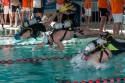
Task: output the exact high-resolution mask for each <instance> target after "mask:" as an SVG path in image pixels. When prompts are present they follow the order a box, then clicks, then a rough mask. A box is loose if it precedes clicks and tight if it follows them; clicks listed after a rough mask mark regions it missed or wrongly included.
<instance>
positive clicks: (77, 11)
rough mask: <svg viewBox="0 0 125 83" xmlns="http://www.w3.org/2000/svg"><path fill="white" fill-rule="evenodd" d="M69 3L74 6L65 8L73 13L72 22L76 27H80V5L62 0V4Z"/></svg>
mask: <svg viewBox="0 0 125 83" xmlns="http://www.w3.org/2000/svg"><path fill="white" fill-rule="evenodd" d="M69 3H71V4H72V5H73V6H74V7H73V8H71V9H70V10H67V11H68V12H73V13H74V14H75V17H74V22H75V24H76V27H80V14H81V6H80V5H79V4H77V3H75V2H70V1H69V0H65V1H64V6H65V5H67V4H69Z"/></svg>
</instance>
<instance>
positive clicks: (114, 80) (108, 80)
mask: <svg viewBox="0 0 125 83" xmlns="http://www.w3.org/2000/svg"><path fill="white" fill-rule="evenodd" d="M55 80H56V81H57V82H59V83H102V82H103V83H108V82H110V83H114V82H118V83H120V82H121V81H124V82H125V77H124V78H119V77H118V78H110V79H106V78H104V79H103V80H100V79H97V80H95V81H93V80H89V81H84V80H83V81H81V82H78V81H74V82H72V81H69V80H66V79H65V80H62V79H55Z"/></svg>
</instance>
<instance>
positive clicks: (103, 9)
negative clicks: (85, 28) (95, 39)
mask: <svg viewBox="0 0 125 83" xmlns="http://www.w3.org/2000/svg"><path fill="white" fill-rule="evenodd" d="M98 8H99V11H100V14H101V21H100V31H103V29H104V28H105V22H106V19H107V16H108V10H107V8H108V2H107V0H98Z"/></svg>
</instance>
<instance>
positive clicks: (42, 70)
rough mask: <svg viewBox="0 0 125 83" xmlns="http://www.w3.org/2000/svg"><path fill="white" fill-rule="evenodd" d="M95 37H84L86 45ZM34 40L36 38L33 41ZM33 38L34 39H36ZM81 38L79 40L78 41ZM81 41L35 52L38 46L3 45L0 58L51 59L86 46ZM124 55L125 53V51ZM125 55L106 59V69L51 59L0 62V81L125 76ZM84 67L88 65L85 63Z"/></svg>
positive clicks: (16, 82)
mask: <svg viewBox="0 0 125 83" xmlns="http://www.w3.org/2000/svg"><path fill="white" fill-rule="evenodd" d="M91 40H92V39H86V40H81V41H82V42H84V44H86V43H87V42H88V41H91ZM34 41H35V40H34ZM34 41H32V42H34ZM79 41H80V40H79ZM84 46H85V45H81V44H68V45H67V44H65V47H66V48H67V49H65V50H63V51H55V50H53V49H52V48H49V46H47V45H46V46H44V47H43V48H41V49H40V50H38V51H36V52H31V50H32V48H34V47H35V46H15V47H0V60H3V59H4V60H8V59H12V60H16V59H22V58H24V59H26V58H40V57H42V58H51V57H57V56H60V57H63V56H70V55H71V54H72V53H75V52H77V50H78V48H84ZM124 55H125V54H124ZM124 63H125V58H124V56H123V55H122V56H114V57H113V58H112V59H111V60H109V61H107V62H106V64H108V65H109V67H108V68H106V69H104V70H95V69H88V70H78V71H77V70H75V69H74V68H73V67H72V65H71V64H70V60H63V59H61V60H48V61H45V60H43V61H41V62H36V63H33V62H24V63H22V62H18V63H12V64H0V83H56V82H57V83H63V82H66V81H72V82H73V81H78V82H80V81H82V80H85V81H88V80H90V79H91V80H96V79H100V80H102V79H104V78H107V79H109V78H116V77H124V76H125V64H124ZM83 66H85V65H83Z"/></svg>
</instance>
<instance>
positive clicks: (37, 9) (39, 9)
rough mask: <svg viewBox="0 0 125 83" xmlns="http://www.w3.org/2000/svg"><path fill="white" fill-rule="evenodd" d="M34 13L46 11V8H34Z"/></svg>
mask: <svg viewBox="0 0 125 83" xmlns="http://www.w3.org/2000/svg"><path fill="white" fill-rule="evenodd" d="M33 13H44V8H43V7H42V8H33Z"/></svg>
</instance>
